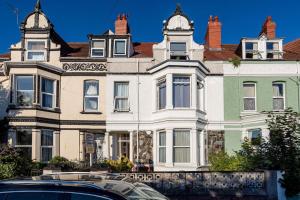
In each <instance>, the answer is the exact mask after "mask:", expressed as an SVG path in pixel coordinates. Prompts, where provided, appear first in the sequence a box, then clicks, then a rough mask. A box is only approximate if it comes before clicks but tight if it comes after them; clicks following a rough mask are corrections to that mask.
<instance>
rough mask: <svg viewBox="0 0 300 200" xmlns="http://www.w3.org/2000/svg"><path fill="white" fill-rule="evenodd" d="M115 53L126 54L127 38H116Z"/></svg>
mask: <svg viewBox="0 0 300 200" xmlns="http://www.w3.org/2000/svg"><path fill="white" fill-rule="evenodd" d="M114 55H126V40H125V39H115V40H114Z"/></svg>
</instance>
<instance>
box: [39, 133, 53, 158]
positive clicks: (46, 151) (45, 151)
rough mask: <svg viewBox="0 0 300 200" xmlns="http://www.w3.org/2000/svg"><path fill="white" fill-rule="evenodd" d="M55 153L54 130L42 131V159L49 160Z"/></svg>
mask: <svg viewBox="0 0 300 200" xmlns="http://www.w3.org/2000/svg"><path fill="white" fill-rule="evenodd" d="M52 155H53V131H52V130H42V131H41V161H42V162H49V161H50V160H51V159H52Z"/></svg>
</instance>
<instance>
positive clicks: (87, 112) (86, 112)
mask: <svg viewBox="0 0 300 200" xmlns="http://www.w3.org/2000/svg"><path fill="white" fill-rule="evenodd" d="M80 114H98V115H99V114H102V112H89V111H81V112H80Z"/></svg>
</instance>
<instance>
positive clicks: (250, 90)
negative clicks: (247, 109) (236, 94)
mask: <svg viewBox="0 0 300 200" xmlns="http://www.w3.org/2000/svg"><path fill="white" fill-rule="evenodd" d="M243 90H244V97H255V85H254V84H243Z"/></svg>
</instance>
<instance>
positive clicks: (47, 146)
mask: <svg viewBox="0 0 300 200" xmlns="http://www.w3.org/2000/svg"><path fill="white" fill-rule="evenodd" d="M42 131H52V146H49V145H42ZM40 135H41V148H40V152H41V153H40V160H41V162H44V161H43V159H42V158H43V154H42V149H43V148H48V149H52V158H53V157H54V142H55V139H54V131H53V130H51V129H42V130H41V134H40Z"/></svg>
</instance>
